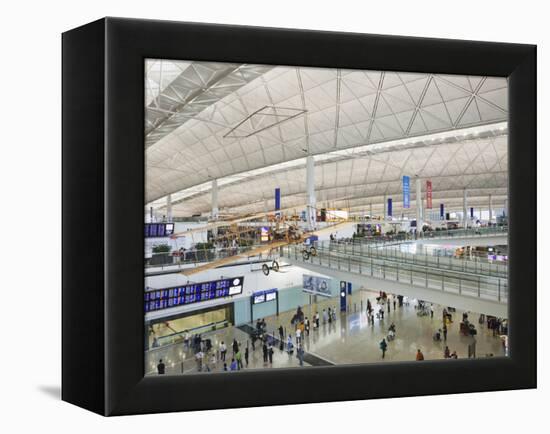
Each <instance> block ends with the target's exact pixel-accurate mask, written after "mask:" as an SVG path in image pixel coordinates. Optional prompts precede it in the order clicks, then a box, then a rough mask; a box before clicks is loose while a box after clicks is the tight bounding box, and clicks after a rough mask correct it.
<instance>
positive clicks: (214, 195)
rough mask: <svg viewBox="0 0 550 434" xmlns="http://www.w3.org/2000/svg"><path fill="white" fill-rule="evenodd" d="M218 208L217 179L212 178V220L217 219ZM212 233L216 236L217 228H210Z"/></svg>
mask: <svg viewBox="0 0 550 434" xmlns="http://www.w3.org/2000/svg"><path fill="white" fill-rule="evenodd" d="M218 215H219V209H218V180H217V179H213V180H212V216H211V218H212V220H218ZM212 234H213V235H214V236H215V237H217V236H218V228H213V229H212Z"/></svg>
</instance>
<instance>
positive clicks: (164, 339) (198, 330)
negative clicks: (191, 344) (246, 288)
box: [148, 320, 229, 351]
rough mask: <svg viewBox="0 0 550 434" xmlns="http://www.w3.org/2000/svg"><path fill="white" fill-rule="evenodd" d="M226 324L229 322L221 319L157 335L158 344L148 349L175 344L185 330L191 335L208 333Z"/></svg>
mask: <svg viewBox="0 0 550 434" xmlns="http://www.w3.org/2000/svg"><path fill="white" fill-rule="evenodd" d="M228 324H229V323H228V321H227V320H223V321H218V322H212V323H210V324H206V325H203V326H200V327H195V328H193V329H189V330H182V331H179V332H174V333H171V334H169V335H164V336H159V337H158V338H157V342H158V346H156V347H153V346H152V347H151V348H149V350H148V351H154V350H158V349H161V348H163V347H166V346H167V345H173V344H177V343H179V342H182V341H183V335H184V333H185V332H186V331H187V332H188V333H189V335H190V336H191V335H194V334H203V333H208V332H211V331H214V330H217V329H219V328H225V327H227V325H228Z"/></svg>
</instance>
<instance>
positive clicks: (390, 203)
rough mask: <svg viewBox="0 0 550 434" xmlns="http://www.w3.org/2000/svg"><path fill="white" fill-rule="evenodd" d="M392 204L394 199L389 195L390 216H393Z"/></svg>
mask: <svg viewBox="0 0 550 434" xmlns="http://www.w3.org/2000/svg"><path fill="white" fill-rule="evenodd" d="M392 205H393V201H392V200H391V197H388V217H391V216H392V215H393V214H392V213H393V209H392Z"/></svg>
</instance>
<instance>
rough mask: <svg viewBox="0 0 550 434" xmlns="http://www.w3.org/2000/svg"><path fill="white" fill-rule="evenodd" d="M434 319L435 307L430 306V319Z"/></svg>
mask: <svg viewBox="0 0 550 434" xmlns="http://www.w3.org/2000/svg"><path fill="white" fill-rule="evenodd" d="M433 317H434V305H433V304H430V318H433Z"/></svg>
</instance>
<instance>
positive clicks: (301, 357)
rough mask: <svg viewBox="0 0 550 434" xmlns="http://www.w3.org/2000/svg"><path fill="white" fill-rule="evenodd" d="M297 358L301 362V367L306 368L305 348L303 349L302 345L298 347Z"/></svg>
mask: <svg viewBox="0 0 550 434" xmlns="http://www.w3.org/2000/svg"><path fill="white" fill-rule="evenodd" d="M297 356H298V360H299V361H300V366H304V347H302V346H301V345H300V346H299V347H298V350H297Z"/></svg>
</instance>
